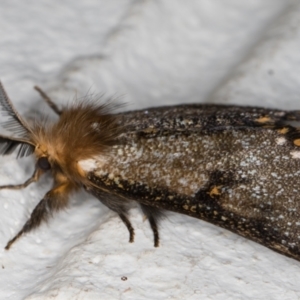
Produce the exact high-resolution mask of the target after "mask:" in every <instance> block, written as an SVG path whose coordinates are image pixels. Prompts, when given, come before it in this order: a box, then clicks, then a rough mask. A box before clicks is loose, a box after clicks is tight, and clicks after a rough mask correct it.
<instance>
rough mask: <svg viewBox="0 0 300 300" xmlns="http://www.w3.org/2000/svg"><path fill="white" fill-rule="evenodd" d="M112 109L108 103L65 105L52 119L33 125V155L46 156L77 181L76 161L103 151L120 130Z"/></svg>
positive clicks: (111, 143) (54, 165) (78, 174)
mask: <svg viewBox="0 0 300 300" xmlns="http://www.w3.org/2000/svg"><path fill="white" fill-rule="evenodd" d="M112 109H113V107H112V105H110V104H104V105H96V104H93V103H91V102H85V103H79V104H77V105H75V106H73V107H70V108H66V109H65V110H64V111H63V112H62V114H61V115H60V118H59V120H58V121H57V122H56V123H53V124H49V122H45V124H44V125H41V124H37V125H35V126H34V127H33V128H32V140H33V143H34V144H35V145H36V149H35V154H36V156H37V158H39V157H41V156H46V157H47V158H48V160H49V162H50V163H51V165H52V168H54V169H60V170H61V171H62V172H63V173H64V174H65V175H66V176H67V177H68V179H69V180H70V181H81V180H82V174H81V173H80V172H79V170H78V166H77V163H78V161H80V160H85V159H88V158H93V157H95V156H98V155H101V154H104V153H105V152H106V151H107V148H108V146H111V145H113V143H114V141H115V138H116V137H117V136H118V134H119V132H120V130H119V126H117V124H116V121H115V117H114V116H113V115H112V114H110V111H111V110H112ZM55 167H56V168H55ZM56 172H57V170H56Z"/></svg>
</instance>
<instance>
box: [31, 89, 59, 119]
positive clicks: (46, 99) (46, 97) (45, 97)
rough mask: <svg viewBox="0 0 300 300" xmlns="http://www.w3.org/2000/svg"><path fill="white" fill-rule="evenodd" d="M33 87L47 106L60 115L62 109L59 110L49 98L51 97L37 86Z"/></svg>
mask: <svg viewBox="0 0 300 300" xmlns="http://www.w3.org/2000/svg"><path fill="white" fill-rule="evenodd" d="M34 89H35V90H36V91H38V92H39V94H40V96H41V97H42V98H43V99H44V100H45V101H46V103H47V104H48V105H49V107H50V108H51V109H52V110H53V111H54V112H55V113H56V114H57V115H59V116H60V115H61V114H62V110H60V109H59V108H58V107H57V105H56V104H55V103H54V102H53V101H52V100H51V98H50V97H49V96H48V95H47V94H46V93H45V92H44V91H43V90H42V89H41V88H40V87H38V86H35V87H34Z"/></svg>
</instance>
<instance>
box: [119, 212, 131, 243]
mask: <svg viewBox="0 0 300 300" xmlns="http://www.w3.org/2000/svg"><path fill="white" fill-rule="evenodd" d="M119 217H120V218H121V220H122V221H123V223H124V224H125V225H126V227H127V229H128V231H129V243H133V242H134V228H133V227H132V225H131V223H130V221H129V219H128V218H127V217H126V215H124V214H122V213H119Z"/></svg>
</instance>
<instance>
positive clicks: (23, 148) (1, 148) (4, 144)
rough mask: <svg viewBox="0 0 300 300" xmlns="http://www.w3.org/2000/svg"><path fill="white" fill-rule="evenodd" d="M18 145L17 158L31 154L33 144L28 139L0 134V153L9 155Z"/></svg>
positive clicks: (33, 147)
mask: <svg viewBox="0 0 300 300" xmlns="http://www.w3.org/2000/svg"><path fill="white" fill-rule="evenodd" d="M18 147H19V150H18V154H17V158H19V157H24V156H28V155H30V154H32V153H33V152H34V149H35V145H34V144H33V143H31V142H30V141H28V140H25V139H21V138H14V137H7V136H4V135H0V155H9V154H11V153H13V152H14V151H15V150H16V149H17V148H18Z"/></svg>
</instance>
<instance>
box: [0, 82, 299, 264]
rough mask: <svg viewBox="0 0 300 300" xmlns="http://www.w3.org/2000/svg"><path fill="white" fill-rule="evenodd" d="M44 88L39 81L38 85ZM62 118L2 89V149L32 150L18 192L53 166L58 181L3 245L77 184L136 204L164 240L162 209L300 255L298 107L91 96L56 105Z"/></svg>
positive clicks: (120, 206)
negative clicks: (136, 103)
mask: <svg viewBox="0 0 300 300" xmlns="http://www.w3.org/2000/svg"><path fill="white" fill-rule="evenodd" d="M37 89H38V88H37ZM38 91H39V92H40V94H41V95H42V97H43V98H44V99H45V100H46V101H47V103H48V104H49V105H50V107H51V108H52V109H53V110H54V111H55V112H56V113H57V114H58V115H59V118H58V120H57V121H56V122H50V121H45V120H44V121H41V122H38V121H36V122H34V123H32V122H29V121H26V120H25V119H23V118H22V117H21V116H20V115H19V114H18V112H17V111H16V110H15V108H14V107H13V105H12V103H11V102H10V100H9V98H8V97H7V95H6V93H5V91H4V89H3V87H2V86H0V110H1V114H2V116H1V122H0V125H1V126H2V127H3V128H4V129H5V130H6V131H7V132H8V133H9V134H7V135H1V136H0V154H1V155H7V154H11V153H12V152H14V151H16V152H17V154H18V157H23V156H27V155H30V154H33V155H34V156H35V158H36V167H35V171H34V173H33V175H32V177H31V178H29V179H28V180H27V181H26V182H24V183H23V184H19V185H7V186H2V187H0V188H1V189H3V188H12V189H21V188H24V187H26V186H28V185H29V184H30V183H32V182H35V181H37V180H38V179H39V178H40V176H41V175H42V174H43V173H45V172H51V174H52V176H53V179H54V183H53V188H52V189H51V190H50V191H49V192H47V193H46V195H45V196H44V198H43V199H42V200H41V201H40V202H39V203H38V204H37V206H36V207H35V209H34V210H33V212H32V213H31V216H30V218H29V220H28V221H27V222H26V223H25V225H24V226H23V228H22V229H21V230H20V231H19V233H18V234H17V235H16V236H15V237H14V238H12V239H11V240H10V241H9V242H8V244H7V245H6V247H5V248H6V249H9V248H10V247H11V245H12V244H13V243H14V242H15V241H16V240H17V239H18V238H19V237H20V236H22V235H23V234H24V233H26V232H29V231H31V230H32V229H34V228H36V227H38V226H39V225H40V224H41V223H42V222H43V221H46V220H47V219H48V218H49V217H50V216H51V215H52V213H53V212H54V211H58V210H60V209H61V208H64V207H66V206H67V203H68V199H69V197H70V195H71V194H72V193H74V192H76V191H78V190H79V189H82V188H83V189H84V190H86V191H87V192H88V193H90V194H92V195H94V196H95V197H96V198H98V199H99V200H100V201H101V202H102V203H103V204H104V205H106V206H107V207H109V208H110V209H111V210H113V211H115V212H116V213H117V214H118V215H119V216H120V218H121V219H122V221H123V222H124V224H125V225H126V227H127V229H128V231H129V241H130V242H133V240H134V229H133V227H132V225H131V223H130V220H129V218H128V210H129V208H130V206H131V203H132V202H137V203H138V204H139V205H140V206H141V209H142V211H143V213H144V214H145V216H146V217H147V219H148V220H149V223H150V226H151V228H152V231H153V234H154V245H155V246H158V245H159V232H158V227H157V220H158V218H159V216H160V212H161V210H170V211H175V212H178V213H182V214H186V215H189V216H192V217H195V218H199V219H201V220H204V221H207V222H210V223H213V224H215V225H218V226H220V227H222V228H226V229H228V230H230V231H232V232H234V233H237V234H239V235H241V236H243V237H245V238H248V239H251V240H253V241H255V242H258V243H260V244H262V245H264V246H266V247H268V248H270V249H272V250H275V251H277V252H279V253H281V254H284V255H286V256H289V257H292V258H294V259H297V260H300V218H299V217H300V201H299V191H300V129H297V127H296V126H295V124H296V123H297V122H298V121H300V111H283V110H275V109H264V108H257V107H242V106H225V105H203V104H191V105H178V106H169V107H155V108H149V109H142V110H137V111H129V112H125V113H118V114H117V113H114V112H113V109H114V107H113V105H111V104H98V103H96V102H93V101H91V100H86V101H81V102H80V101H79V102H78V103H77V104H74V105H72V106H69V107H66V108H64V109H63V110H59V109H58V108H57V106H56V105H55V104H54V103H53V102H52V101H51V99H49V98H48V97H47V95H46V94H45V93H43V91H41V90H40V89H38Z"/></svg>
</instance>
